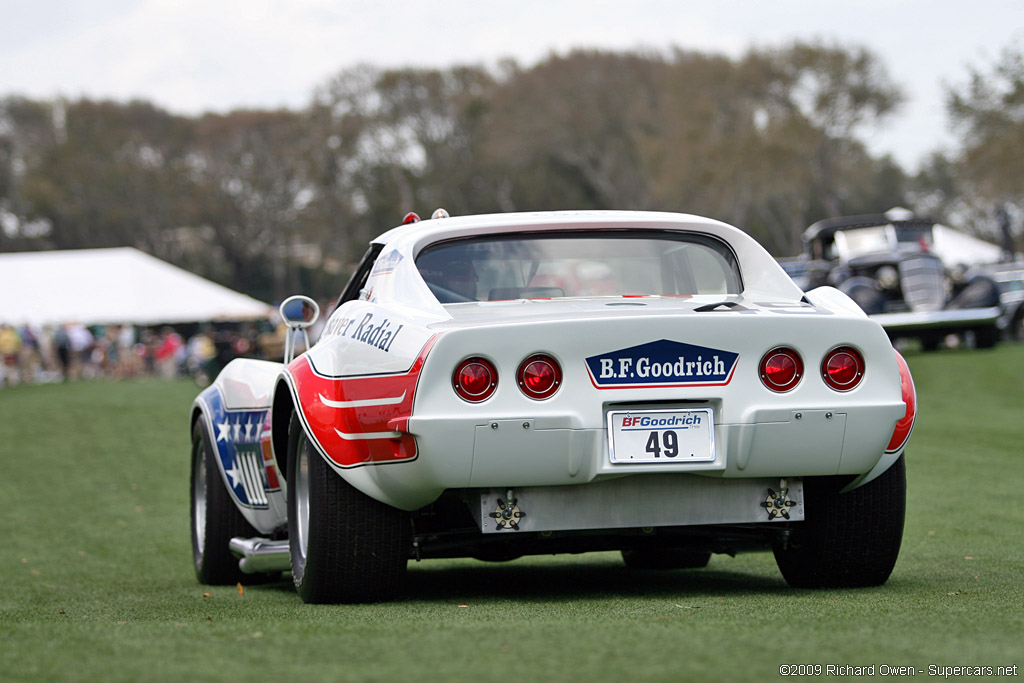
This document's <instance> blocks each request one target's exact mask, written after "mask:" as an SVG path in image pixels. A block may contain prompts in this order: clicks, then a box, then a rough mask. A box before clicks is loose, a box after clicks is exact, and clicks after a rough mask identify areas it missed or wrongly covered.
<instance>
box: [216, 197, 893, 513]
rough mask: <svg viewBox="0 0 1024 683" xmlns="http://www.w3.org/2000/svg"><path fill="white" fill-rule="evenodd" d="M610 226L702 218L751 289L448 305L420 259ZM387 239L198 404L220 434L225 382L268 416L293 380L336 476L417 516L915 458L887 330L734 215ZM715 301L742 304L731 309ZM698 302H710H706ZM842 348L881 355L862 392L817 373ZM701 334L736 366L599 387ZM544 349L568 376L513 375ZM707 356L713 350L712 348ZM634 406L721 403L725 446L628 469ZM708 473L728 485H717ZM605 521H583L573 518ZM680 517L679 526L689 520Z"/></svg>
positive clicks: (545, 216)
mask: <svg viewBox="0 0 1024 683" xmlns="http://www.w3.org/2000/svg"><path fill="white" fill-rule="evenodd" d="M611 228H640V229H646V230H674V231H687V232H696V233H701V234H705V235H709V236H712V237H715V238H718V239H720V240H723V241H724V242H725V243H726V244H728V245H729V246H730V247H731V249H732V250H733V252H734V253H735V256H736V259H737V263H738V268H739V270H740V272H741V274H742V278H743V291H742V293H741V295H739V296H729V297H721V296H717V297H716V296H694V297H690V298H673V297H659V296H644V297H633V298H624V297H622V296H615V297H589V298H566V299H553V300H549V301H539V300H534V301H527V300H522V299H520V300H512V301H495V302H475V303H458V304H447V305H444V304H441V303H439V302H438V300H437V298H436V297H435V296H434V295H433V294H432V293H431V291H430V289H429V288H428V286H427V285H426V283H425V282H424V280H423V278H422V277H421V276H420V274H419V272H418V270H417V268H416V265H415V259H416V257H417V255H418V254H419V252H420V251H421V250H422V249H424V248H425V247H427V246H429V245H431V244H435V243H437V242H441V241H445V240H451V239H458V238H464V237H470V236H481V235H499V234H507V233H516V232H522V233H529V232H540V231H546V230H552V229H558V230H584V231H585V230H601V229H611ZM375 243H377V244H381V245H383V248H382V250H381V252H380V256H379V257H378V259H377V261H376V265H375V266H374V268H373V270H372V271H371V272H370V275H369V277H368V279H367V281H366V284H365V286H364V287H363V290H362V292H361V295H360V298H359V299H354V300H351V301H347V302H345V303H343V304H342V305H340V306H339V307H338V308H337V310H335V311H334V312H333V313H332V314H331V315H330V318H329V319H328V321H327V323H326V327H325V329H324V332H323V334H322V336H321V337H320V339H319V340H318V341H317V343H316V345H315V346H314V347H313V348H312V349H311V350H309V351H308V352H307V353H305V354H303V355H302V356H300V357H299V358H297V359H295V360H294V361H293V362H291V363H290V364H288V365H287V366H283V365H281V364H275V363H262V362H259V361H236V362H234V363H232V364H231V365H229V366H228V368H227V369H226V370H225V371H224V373H222V375H221V376H220V377H218V379H217V381H216V382H215V383H214V385H213V386H212V387H211V388H210V389H208V390H207V391H206V392H204V394H203V395H201V396H200V398H199V399H197V401H196V410H197V411H198V412H200V413H202V414H203V416H204V419H206V420H207V426H208V428H209V429H210V430H211V431H210V433H211V434H212V435H214V437H216V436H217V435H218V427H217V422H218V420H220V421H223V420H224V419H225V418H224V417H223V413H218V414H211V413H212V412H214V411H213V409H212V408H211V405H210V400H209V397H210V396H211V395H214V394H219V395H221V396H222V397H223V399H224V404H225V405H226V409H227V410H229V411H230V410H233V408H232V406H240V407H246V408H250V409H257V410H262V411H267V410H269V408H270V407H271V405H276V403H274V394H275V391H277V392H282V391H287V392H289V395H290V402H291V403H292V404H293V405H294V406H295V410H296V413H297V414H298V415H299V418H300V420H301V422H302V424H303V427H304V428H305V429H306V431H307V434H308V435H309V436H310V439H311V441H312V442H313V443H314V444H315V446H316V447H317V449H318V451H319V452H320V454H321V455H322V457H324V458H325V459H326V461H327V462H328V463H329V464H330V465H331V466H332V467H333V468H334V469H335V471H336V472H337V473H338V475H339V476H342V477H344V478H345V479H346V480H347V481H348V482H349V483H350V484H352V485H353V486H355V487H356V488H358V489H359V490H361V491H362V492H364V493H366V494H367V495H369V496H371V497H373V498H376V499H378V500H380V501H382V502H385V503H387V504H389V505H391V506H394V507H397V508H400V509H404V510H410V511H412V510H417V509H419V508H422V507H424V506H426V505H429V504H430V503H432V502H433V501H435V500H437V498H438V497H439V496H440V495H441V494H442V493H443V492H444V491H446V490H451V489H467V490H479V491H481V492H483V493H482V494H481V495H482V496H484V497H485V498H482V499H481V500H486V502H485V503H482V505H483V506H484V507H485V508H486V506H488V505H491V504H492V502H491V501H492V500H493V497H494V491H503V490H505V489H519V488H524V487H526V488H528V487H535V488H536V487H572V486H579V485H582V484H588V483H598V482H601V483H602V489H601V490H604V491H607V490H611V489H608V488H607V486H611V487H612V488H614V486H616V485H614V484H607V485H605V484H604V483H605V482H612V481H613V480H616V479H620V478H623V477H627V478H628V477H630V476H635V477H636V478H637V479H636V480H637V481H638V482H639V481H646V480H650V479H651V477H646V476H644V475H654V478H655V479H657V478H658V477H660V475H680V476H683V477H685V478H686V481H687V482H689V481H690V480H691V479H693V480H694V481H697V482H698V483H697V484H696V486H697V487H698V488H699V487H700V484H699V482H700V481H705V480H707V481H709V480H711V479H714V480H718V481H726V480H751V481H753V480H759V481H761V482H762V483H763V482H764V481H779V480H780V479H786V478H794V481H796V480H797V479H798V478H799V477H805V476H819V475H837V474H846V475H854V476H856V477H858V480H857V482H856V483H858V484H860V483H864V482H866V481H868V480H870V479H871V478H873V477H874V476H877V475H878V474H880V473H881V472H882V471H884V469H885V468H886V467H888V465H890V464H892V462H893V461H894V460H895V458H896V457H898V455H899V454H900V453H901V452H902V444H901V445H900V449H899V450H897V451H896V452H889V453H888V454H887V444H889V442H890V438H891V437H892V435H893V430H894V428H895V426H896V424H897V422H898V421H900V420H901V419H902V418H904V416H905V415H906V414H907V404H906V402H905V401H904V398H903V394H902V393H901V375H900V370H899V368H898V366H897V360H896V357H895V354H894V352H893V349H892V346H891V344H890V342H889V340H888V338H887V336H886V334H885V332H884V331H883V329H882V327H881V326H880V325H879V324H878V323H876V322H874V321H871V320H869V319H868V318H867V317H866V316H865V315H864V314H863V312H862V311H861V310H860V309H859V308H858V307H857V306H856V304H854V303H853V302H852V301H851V300H850V299H849V298H848V297H846V296H845V295H844V294H842V293H840V292H838V291H837V290H834V289H831V288H820V289H817V290H814V291H812V292H809V293H808V294H807V295H806V296H805V295H804V293H803V292H802V291H801V290H800V289H799V287H797V286H796V285H795V284H794V283H793V282H792V280H790V278H789V277H788V276H787V275H786V274H785V272H784V271H783V270H782V268H781V267H780V266H779V265H778V263H777V262H776V261H775V259H774V258H772V257H771V256H770V255H769V254H768V253H767V252H766V251H765V250H764V249H763V248H762V247H761V246H760V245H759V244H757V242H756V241H755V240H753V239H752V238H751V237H749V236H748V235H746V234H745V233H743V232H742V231H740V230H738V229H736V228H733V227H731V226H728V225H726V224H724V223H720V222H718V221H713V220H709V219H704V218H699V217H696V216H688V215H681V214H660V213H638V212H550V213H536V214H508V215H504V214H503V215H493V216H472V217H464V218H458V217H456V218H444V219H440V220H431V221H422V222H419V223H414V224H411V225H405V226H402V227H399V228H396V229H394V230H392V231H389V232H387V233H385V234H383V235H382V236H381V237H379V238H378V239H377V240H375ZM717 303H723V304H727V305H722V306H720V307H715V306H714V305H715V304H717ZM701 307H706V308H707V307H710V308H708V310H704V311H698V310H697V309H698V308H701ZM662 342H664V344H663V343H662ZM839 344H843V345H850V346H853V347H855V348H856V349H857V350H859V351H860V352H861V353H862V354H863V356H864V358H865V359H866V372H865V374H864V377H863V380H862V381H861V383H860V384H859V385H858V386H857V387H856V388H855V389H854V390H852V391H850V392H846V393H840V392H836V391H833V390H831V389H829V388H828V387H827V386H826V385H825V383H824V382H823V381H822V379H821V377H820V370H819V365H820V363H821V360H822V358H823V357H824V356H825V354H826V353H828V352H829V351H830V350H831V349H833V348H835V347H836V346H837V345H839ZM646 345H653V346H646ZM673 345H679V346H673ZM781 345H785V346H789V347H792V348H794V349H795V350H796V351H797V352H799V354H800V355H801V356H802V358H803V359H804V362H805V368H804V376H803V377H802V378H801V380H800V382H799V383H798V384H797V385H796V387H795V388H793V389H792V390H790V391H788V392H786V393H782V394H779V393H775V392H772V391H770V390H768V389H767V388H766V387H765V385H764V384H763V383H762V381H761V380H760V378H759V374H758V364H759V361H760V360H761V358H762V357H763V355H764V354H765V353H766V352H767V351H768V350H770V349H772V348H774V347H776V346H781ZM687 346H688V347H700V348H702V349H706V350H707V351H708V356H709V358H708V359H707V360H708V361H710V360H711V357H714V356H717V355H721V357H722V358H724V357H725V355H726V354H731V355H730V356H729V357H730V358H731V357H732V355H735V356H736V358H735V362H734V365H733V366H732V368H731V372H730V374H729V375H728V378H727V379H719V380H718V381H713V382H705V383H702V382H696V381H693V382H691V381H687V382H682V383H681V384H676V383H668V384H666V385H665V386H656V385H646V384H640V385H636V386H628V385H627V386H621V387H620V386H599V384H600V383H601V381H613V380H619V379H622V380H623V381H625V380H626V379H628V378H625V377H621V378H620V377H618V376H617V375H615V374H614V373H612V372H611V371H608V373H606V374H607V375H608V376H607V377H603V378H602V377H600V376H598V377H595V374H594V370H593V368H592V367H591V366H589V365H588V364H587V362H585V359H600V358H603V357H604V356H603V354H605V355H607V354H614V353H620V354H621V353H625V352H630V353H634V356H633V361H631V363H632V364H631V365H630V367H631V370H630V371H631V372H634V373H636V372H637V370H636V368H637V367H638V364H641V361H642V359H644V358H645V356H644V355H643V353H644V352H645V350H646V349H683V348H684V347H687ZM630 349H639V350H635V351H630ZM539 352H542V353H546V354H550V355H551V356H553V357H554V358H555V359H556V360H558V361H559V363H560V364H561V368H562V371H563V377H562V382H561V386H560V388H559V390H558V391H557V392H556V393H555V394H554V395H553V396H551V397H550V398H548V399H545V400H541V401H538V400H533V399H530V398H528V397H526V396H525V395H524V394H523V393H522V392H521V391H520V390H519V388H518V387H517V385H516V382H515V379H514V378H515V373H516V368H517V365H518V364H519V363H520V362H521V361H522V360H523V359H524V358H525V357H527V356H528V355H531V354H534V353H539ZM660 352H661V351H659V353H660ZM652 353H653V351H652ZM680 353H682V352H680ZM687 353H689V351H687ZM677 355H678V354H677ZM468 356H482V357H485V358H486V359H488V360H489V361H491V362H492V363H493V364H494V366H495V367H496V368H497V371H498V377H499V380H498V386H497V389H496V391H495V393H494V395H493V396H491V397H490V398H489V399H487V400H486V401H484V402H482V403H479V404H471V403H467V402H466V401H464V400H462V399H461V398H460V397H459V396H457V395H456V393H455V392H454V391H453V389H452V373H453V370H454V368H455V367H456V366H457V365H458V364H459V363H460V362H461V361H462V360H464V359H465V358H467V357H468ZM679 357H680V359H681V360H682V359H683V358H684V355H680V356H679ZM700 358H701V360H700V362H701V363H704V360H705V359H704V358H703V354H701V355H700ZM668 360H674V359H673V358H671V357H670V358H669V359H668ZM686 360H690V361H691V362H693V359H692V358H686ZM719 360H722V359H721V358H719ZM595 362H596V361H595ZM608 362H609V363H610V361H608ZM651 362H654V363H659V362H661V361H658V360H657V359H654V360H652V359H648V362H647V365H646V367H650V363H651ZM665 362H668V361H665ZM722 363H723V365H722V367H724V363H725V361H724V360H722ZM612 365H614V364H612ZM597 367H599V368H601V367H611V366H608V365H606V366H602V365H600V363H598V364H597ZM659 367H660V366H659ZM665 367H667V366H665ZM683 367H685V365H684V366H683ZM637 379H638V380H640V379H643V380H644V381H646V380H647V379H649V376H647V377H643V378H637ZM204 397H205V398H204ZM624 405H625V406H629V407H630V408H633V409H637V410H641V409H643V408H644V407H649V408H663V407H666V406H684V407H686V406H700V407H707V408H710V410H711V411H712V413H713V419H714V440H715V444H716V449H715V453H714V458H713V459H711V460H709V461H706V462H679V463H675V462H668V463H657V464H613V463H612V462H611V461H610V458H609V454H608V428H607V420H606V415H607V413H608V411H609V410H612V409H616V410H618V409H622V406H624ZM268 439H269V437H268ZM281 443H283V441H282V437H280V436H274V437H273V438H272V440H271V441H270V444H268V448H269V451H270V456H269V457H267V459H266V465H267V467H268V468H269V469H270V470H272V471H276V472H277V473H278V474H280V468H279V467H278V460H279V457H278V454H277V453H276V450H277V449H278V448H279V446H280V444H281ZM271 444H272V446H273V447H272V448H270V445H271ZM265 452H266V449H265ZM225 462H228V459H222V465H223V464H224V463H225ZM225 467H226V465H225ZM222 474H224V479H225V482H226V483H227V485H228V487H229V489H231V490H232V491H233V495H235V498H236V500H238V501H239V503H240V505H239V507H240V509H241V510H242V511H243V514H245V515H246V518H247V519H248V520H249V521H250V522H251V523H252V524H253V525H254V526H255V527H256V528H257V529H258V530H259V531H261V532H264V533H266V532H269V531H272V530H274V529H279V528H281V526H282V525H283V524H284V523H285V522H286V510H285V509H284V506H283V498H284V488H283V486H282V487H278V489H277V490H275V491H272V492H269V493H268V496H267V497H268V504H267V505H266V506H263V507H259V506H252V505H249V506H246V505H245V504H242V501H241V500H239V497H238V495H236V492H237V491H239V488H238V486H232V479H231V477H230V476H229V475H228V474H226V473H224V472H223V471H222ZM691 475H692V476H691ZM694 477H699V478H702V479H694ZM265 481H266V478H265ZM267 483H268V486H269V482H267ZM693 485H694V484H691V483H687V484H685V486H693ZM708 486H728V483H725V484H720V483H716V484H711V483H710V481H709V483H708ZM759 486H761V484H759ZM655 488H657V486H655ZM562 490H564V489H563V488H557V489H556V488H551V489H550V492H551V494H552V495H554V494H555V492H556V491H562ZM653 490H654V489H652V491H653ZM758 490H763V486H761V488H760V489H758ZM794 490H798V489H797V488H796V487H794ZM596 491H597V489H596V488H595V492H596ZM559 495H560V494H559ZM569 495H574V494H571V493H570V494H569ZM595 495H596V494H595ZM487 496H489V497H487ZM754 503H755V507H756V501H754ZM581 505H582V503H581ZM593 509H597V508H596V507H594V508H593ZM595 514H596V513H595ZM794 514H796V511H794ZM800 514H801V515H802V514H803V513H802V510H801V511H800ZM584 516H585V515H584ZM641 517H642V516H641ZM641 517H637V518H635V519H640V518H641ZM631 519H632V518H631ZM635 519H632V521H635ZM644 519H646V518H644ZM787 519H788V518H787ZM744 520H746V517H744V518H743V519H740V520H738V521H744ZM711 521H713V520H708V523H710V522H711ZM726 521H732V520H731V519H730V520H726ZM748 521H749V520H748ZM591 523H593V522H586V521H585V520H582V519H581V521H580V522H579V525H578V526H577V527H575V528H588V526H587V525H588V524H591ZM664 523H667V524H671V523H677V524H678V523H681V522H680V521H679V517H678V516H677V517H675V518H673V519H667V520H664ZM537 524H540V522H537ZM534 528H543V527H534ZM548 528H550V527H548Z"/></svg>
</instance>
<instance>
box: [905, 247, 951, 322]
mask: <svg viewBox="0 0 1024 683" xmlns="http://www.w3.org/2000/svg"><path fill="white" fill-rule="evenodd" d="M900 285H901V286H902V287H903V298H904V299H906V301H907V304H908V305H909V306H910V310H912V311H938V310H941V309H942V305H943V303H945V300H946V278H945V272H944V270H943V268H942V263H941V262H940V261H939V260H938V259H935V258H929V257H911V258H908V259H905V260H903V261H900Z"/></svg>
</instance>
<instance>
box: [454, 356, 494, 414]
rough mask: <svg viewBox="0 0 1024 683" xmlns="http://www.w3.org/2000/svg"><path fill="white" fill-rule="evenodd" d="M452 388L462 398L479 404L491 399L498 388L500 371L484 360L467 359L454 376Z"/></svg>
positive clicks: (456, 369)
mask: <svg viewBox="0 0 1024 683" xmlns="http://www.w3.org/2000/svg"><path fill="white" fill-rule="evenodd" d="M452 386H453V387H454V388H455V393H456V394H458V395H459V397H460V398H462V399H464V400H466V401H470V402H471V403H478V402H480V401H483V400H486V399H488V398H490V396H491V394H493V393H494V390H495V388H496V387H497V386H498V371H497V370H495V369H494V366H493V365H491V363H490V361H488V360H485V359H483V358H467V359H466V360H464V361H462V362H461V363H459V367H457V368H455V374H454V375H452Z"/></svg>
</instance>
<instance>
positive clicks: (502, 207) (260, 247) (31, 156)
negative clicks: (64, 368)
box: [0, 43, 1024, 301]
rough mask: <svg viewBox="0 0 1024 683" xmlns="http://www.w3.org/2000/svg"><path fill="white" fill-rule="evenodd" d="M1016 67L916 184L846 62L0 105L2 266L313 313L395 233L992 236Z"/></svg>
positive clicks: (966, 110)
mask: <svg viewBox="0 0 1024 683" xmlns="http://www.w3.org/2000/svg"><path fill="white" fill-rule="evenodd" d="M1022 55H1024V50H1021V49H1016V50H1014V49H1009V48H1008V49H1006V50H1005V52H1004V54H1003V56H1002V58H1001V60H1000V61H999V62H998V63H997V64H995V65H991V66H989V67H988V68H985V69H980V70H977V71H973V72H971V73H970V74H969V78H968V80H967V81H966V82H965V83H964V84H963V85H962V86H961V87H959V88H953V89H951V90H950V93H949V103H948V113H949V116H950V120H951V123H952V125H955V126H956V129H957V130H958V131H959V132H960V133H961V138H962V144H961V145H960V147H959V148H958V149H957V150H955V151H954V152H951V153H947V154H945V155H944V154H940V153H938V152H937V153H936V154H935V155H934V156H933V157H932V158H931V159H929V160H928V163H926V164H925V165H924V166H923V167H922V168H921V169H920V170H919V171H918V172H916V173H914V174H913V175H911V174H909V173H908V172H907V171H906V170H905V169H903V168H901V167H900V165H899V164H898V163H896V162H895V161H894V160H893V159H892V158H890V157H888V156H882V157H877V156H874V155H872V154H871V153H870V151H869V150H868V148H867V146H866V144H865V140H866V136H867V135H868V134H869V133H870V132H871V131H872V130H874V128H875V127H876V126H878V125H883V124H884V122H885V120H886V119H887V118H888V117H891V116H892V115H893V114H894V113H895V112H897V111H898V107H899V105H900V103H901V102H902V101H903V99H904V95H903V93H902V91H901V89H900V87H899V86H898V85H897V84H896V83H894V82H893V81H892V80H891V78H890V77H889V75H888V73H887V71H886V69H885V65H884V64H883V63H882V62H881V61H880V60H879V59H878V57H877V56H875V55H874V54H873V53H871V52H870V51H869V50H867V49H865V48H861V47H856V46H852V47H851V46H839V45H826V44H819V43H813V44H812V43H794V44H791V45H787V46H783V47H776V48H767V49H752V50H750V51H749V52H748V53H746V54H745V55H743V56H742V57H740V58H729V57H725V56H721V55H715V54H707V53H701V52H693V51H685V50H681V49H675V50H673V51H671V52H669V53H664V52H642V51H633V52H608V51H595V50H579V51H574V52H571V53H569V54H566V55H561V56H559V55H552V56H550V57H548V58H547V59H545V60H544V61H542V62H540V63H538V64H536V65H534V66H531V67H523V66H521V65H519V64H517V63H515V62H512V61H503V62H500V63H498V64H497V65H496V66H493V67H483V66H466V65H458V66H453V67H450V68H445V69H417V68H404V69H381V68H377V67H373V66H369V65H360V66H356V67H352V68H347V69H345V70H343V71H341V72H340V73H338V74H337V75H336V76H334V77H333V78H331V79H330V80H329V81H327V82H326V83H324V84H322V85H321V86H319V87H318V88H317V89H316V91H315V92H314V93H313V94H312V98H311V104H310V105H309V106H308V107H306V108H304V109H302V110H289V109H280V110H239V111H232V112H230V113H226V114H219V113H207V114H203V115H200V116H182V115H176V114H172V113H170V112H168V111H166V110H164V109H162V108H160V107H158V106H155V105H154V104H152V103H149V102H146V101H132V102H127V103H125V102H113V101H95V100H90V99H79V100H74V101H68V100H63V99H61V100H53V101H40V100H31V99H26V98H22V97H17V96H13V95H11V96H6V97H4V98H2V99H0V251H19V250H39V249H72V248H91V247H112V246H135V247H138V248H140V249H143V250H144V251H147V252H149V253H151V254H153V255H155V256H158V257H160V258H162V259H165V260H167V261H170V262H172V263H175V264H177V265H180V266H183V267H186V268H188V269H190V270H192V271H194V272H197V273H199V274H201V275H204V276H206V277H209V278H211V279H213V280H215V281H218V282H221V283H223V284H226V285H228V286H230V287H233V288H235V289H238V290H241V291H244V292H247V293H249V294H251V295H253V296H257V297H259V298H262V299H264V300H270V301H273V300H280V299H281V298H283V297H284V296H286V295H288V294H290V293H294V292H297V291H303V292H307V293H312V294H315V295H317V296H322V297H329V296H331V295H333V294H336V293H337V291H338V290H339V289H340V287H341V285H342V283H343V281H344V279H345V278H346V276H347V271H348V270H349V269H350V268H351V264H352V263H353V262H354V261H355V260H357V259H358V258H359V256H360V255H361V254H362V252H363V251H364V250H365V249H366V245H367V242H368V241H369V240H370V239H371V238H372V237H374V236H375V235H377V234H379V233H380V232H382V231H384V230H386V229H387V228H389V227H392V226H394V225H395V224H397V223H398V222H400V220H401V218H402V216H403V215H404V214H405V213H406V212H407V211H414V210H415V211H419V212H420V213H425V214H429V213H430V212H431V211H432V210H433V209H434V208H435V207H439V206H443V207H445V208H446V209H447V210H448V211H449V212H450V213H451V214H452V215H456V214H470V213H488V212H507V211H531V210H547V209H649V210H665V211H683V212H688V213H697V214H701V215H706V216H710V217H713V218H718V219H721V220H724V221H726V222H729V223H732V224H734V225H737V226H739V227H742V228H743V229H744V230H747V231H748V232H750V233H751V234H752V235H753V236H754V237H755V238H757V239H758V240H759V241H760V242H761V243H762V244H764V245H765V246H766V247H767V248H768V249H769V250H770V251H771V252H772V253H774V254H776V255H778V256H786V255H793V254H796V253H797V252H798V251H799V249H800V235H801V233H802V231H803V230H804V228H806V227H807V226H808V225H809V224H810V223H812V222H814V221H816V220H819V219H822V218H826V217H829V216H837V215H844V214H855V213H874V212H880V211H884V210H886V209H888V208H890V207H892V206H897V205H900V206H907V207H909V208H912V209H916V210H919V211H922V212H926V213H928V214H929V215H933V216H935V217H937V218H944V217H948V216H956V217H958V218H959V219H960V220H961V221H964V222H967V223H969V224H970V225H967V226H961V227H967V228H970V227H971V226H974V227H976V228H977V229H978V230H980V231H982V232H984V231H991V230H992V224H993V220H994V219H993V212H994V210H995V208H997V207H999V208H1005V209H1007V210H1008V211H1009V212H1010V215H1012V216H1020V215H1021V212H1022V210H1024V190H1022V184H1021V179H1022V178H1024V168H1022V165H1024V150H1022V149H1021V147H1022V146H1024V57H1022Z"/></svg>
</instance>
